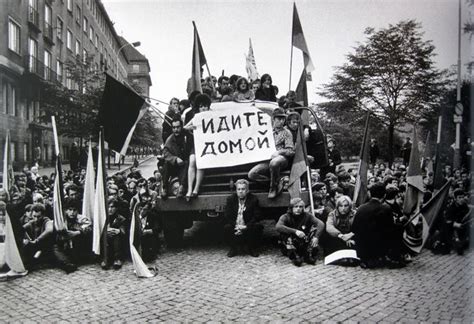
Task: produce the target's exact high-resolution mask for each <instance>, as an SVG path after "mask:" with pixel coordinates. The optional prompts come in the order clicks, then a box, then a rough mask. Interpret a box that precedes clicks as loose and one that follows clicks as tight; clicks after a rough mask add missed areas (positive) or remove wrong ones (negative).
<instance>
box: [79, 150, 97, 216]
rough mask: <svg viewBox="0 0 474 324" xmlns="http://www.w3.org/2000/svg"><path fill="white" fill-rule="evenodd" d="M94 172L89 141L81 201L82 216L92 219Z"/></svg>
mask: <svg viewBox="0 0 474 324" xmlns="http://www.w3.org/2000/svg"><path fill="white" fill-rule="evenodd" d="M94 181H95V170H94V159H93V157H92V142H91V141H89V155H88V156H87V168H86V180H85V182H84V196H83V200H82V215H83V216H85V217H87V218H89V220H90V219H92V215H94V196H95V187H94Z"/></svg>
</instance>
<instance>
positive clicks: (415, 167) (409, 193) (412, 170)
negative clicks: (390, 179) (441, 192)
mask: <svg viewBox="0 0 474 324" xmlns="http://www.w3.org/2000/svg"><path fill="white" fill-rule="evenodd" d="M424 191H425V189H424V186H423V177H422V175H421V163H420V152H419V150H418V137H417V135H416V127H415V126H414V127H413V145H412V149H411V154H410V161H409V162H408V172H407V189H406V192H405V200H404V202H403V214H405V215H414V214H415V213H417V212H418V211H419V209H420V206H421V202H422V201H423V194H424Z"/></svg>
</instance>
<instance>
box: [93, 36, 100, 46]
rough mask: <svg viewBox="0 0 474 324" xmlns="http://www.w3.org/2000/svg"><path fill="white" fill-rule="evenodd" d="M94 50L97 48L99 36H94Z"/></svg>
mask: <svg viewBox="0 0 474 324" xmlns="http://www.w3.org/2000/svg"><path fill="white" fill-rule="evenodd" d="M94 45H95V48H97V47H99V35H97V34H95V44H94Z"/></svg>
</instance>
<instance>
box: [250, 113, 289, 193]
mask: <svg viewBox="0 0 474 324" xmlns="http://www.w3.org/2000/svg"><path fill="white" fill-rule="evenodd" d="M272 117H273V137H274V139H275V148H276V150H277V151H276V152H274V153H273V154H272V156H271V158H270V161H266V162H261V163H259V164H257V165H256V166H254V167H253V168H252V169H251V170H250V171H249V174H248V177H249V179H250V180H252V181H267V180H268V175H269V176H270V191H269V192H268V198H269V199H273V198H276V197H277V196H278V195H279V194H280V193H281V191H282V190H283V182H282V181H281V179H280V171H281V170H283V169H285V168H286V167H288V165H289V160H290V159H292V158H293V156H294V155H295V146H294V145H293V135H292V134H291V132H290V131H289V130H288V129H286V128H285V127H284V126H285V120H286V114H285V111H284V110H283V109H282V108H276V109H275V110H274V111H273V115H272Z"/></svg>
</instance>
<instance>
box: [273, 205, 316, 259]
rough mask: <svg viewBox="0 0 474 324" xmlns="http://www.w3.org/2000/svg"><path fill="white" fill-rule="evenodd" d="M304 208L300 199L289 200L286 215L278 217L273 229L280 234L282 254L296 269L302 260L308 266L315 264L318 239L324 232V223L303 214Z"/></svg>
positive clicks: (307, 214) (305, 213)
mask: <svg viewBox="0 0 474 324" xmlns="http://www.w3.org/2000/svg"><path fill="white" fill-rule="evenodd" d="M304 207H305V205H304V201H303V200H302V199H301V198H293V199H291V200H290V205H289V206H288V211H287V213H286V214H284V215H282V216H281V217H280V219H279V220H278V223H277V224H276V227H275V228H276V230H277V231H278V232H279V233H280V246H281V251H282V253H283V254H284V255H287V256H288V257H289V258H290V260H292V262H293V264H294V265H295V266H298V267H299V266H301V265H302V263H303V260H304V261H305V262H306V263H308V264H315V263H316V256H317V254H318V247H319V238H320V237H321V234H322V233H323V231H324V223H323V222H321V221H320V220H318V219H317V218H316V217H314V216H313V215H311V214H309V213H307V212H305V211H304Z"/></svg>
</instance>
